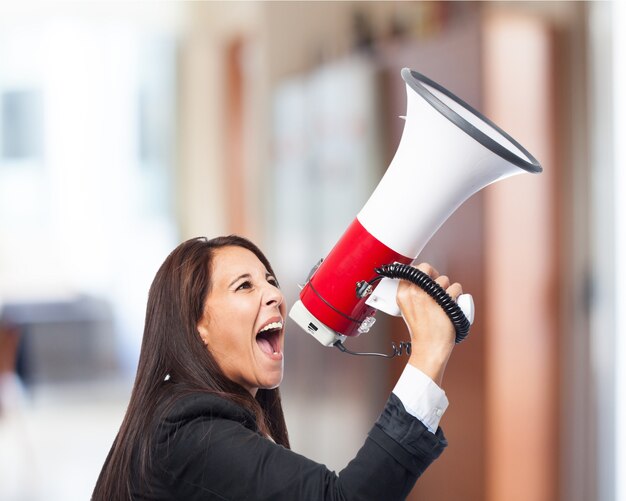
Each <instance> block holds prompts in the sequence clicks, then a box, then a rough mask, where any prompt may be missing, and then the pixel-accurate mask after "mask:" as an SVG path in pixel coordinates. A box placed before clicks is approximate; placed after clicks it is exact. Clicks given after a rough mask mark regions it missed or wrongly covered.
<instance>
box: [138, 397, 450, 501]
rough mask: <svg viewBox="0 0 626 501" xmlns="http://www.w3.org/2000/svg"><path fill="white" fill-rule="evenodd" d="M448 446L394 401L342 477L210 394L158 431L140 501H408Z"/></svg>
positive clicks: (176, 411)
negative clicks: (286, 445) (280, 442)
mask: <svg viewBox="0 0 626 501" xmlns="http://www.w3.org/2000/svg"><path fill="white" fill-rule="evenodd" d="M446 445H447V442H446V440H445V438H444V436H443V433H442V431H441V429H439V430H437V434H436V435H434V434H432V433H430V432H429V431H428V430H427V429H426V427H425V426H424V425H423V424H422V423H421V422H420V421H419V420H417V419H415V418H414V417H413V416H411V415H410V414H408V413H407V412H406V411H405V409H404V407H403V405H402V403H401V402H400V400H399V399H398V398H397V397H396V396H395V395H394V394H391V396H390V397H389V400H388V401H387V404H386V405H385V408H384V409H383V412H382V414H381V416H380V417H379V419H378V421H377V422H376V424H375V425H374V427H373V428H372V429H371V430H370V432H369V434H368V437H367V439H366V441H365V443H364V444H363V446H362V447H361V449H360V450H359V452H358V453H357V455H356V457H355V458H354V459H353V460H352V461H351V462H350V463H349V464H348V466H346V467H345V468H344V469H343V470H342V471H341V472H339V474H338V475H337V474H336V473H335V472H333V471H330V470H328V468H326V467H325V466H324V465H322V464H319V463H316V462H314V461H311V460H310V459H307V458H305V457H304V456H301V455H299V454H297V453H295V452H293V451H291V450H288V449H286V448H284V447H282V446H280V445H277V444H275V443H274V442H272V441H271V440H268V439H267V438H265V437H263V436H262V435H261V434H260V433H259V432H258V428H257V425H256V422H255V418H254V416H253V415H252V414H251V413H250V412H249V411H247V410H246V409H244V408H242V407H240V406H238V405H236V404H234V403H232V402H230V401H228V400H225V399H222V398H220V397H217V396H214V395H210V394H200V393H198V394H193V395H190V396H187V397H184V398H182V399H181V400H180V401H178V402H177V403H176V404H175V406H174V408H173V410H172V411H171V412H170V413H169V414H168V415H167V417H166V419H165V420H164V422H162V423H161V424H160V426H159V427H158V431H157V436H156V444H155V448H154V456H153V460H154V464H153V468H152V473H151V474H150V475H149V478H148V479H147V481H146V482H145V483H143V485H139V482H138V481H137V479H136V478H135V476H132V477H133V481H132V482H131V483H132V491H133V497H134V499H141V500H147V499H150V500H164V499H179V500H196V499H197V500H200V499H202V500H289V501H297V500H357V499H358V500H366V499H367V500H377V501H378V500H384V501H391V500H394V499H404V498H405V497H406V496H407V495H408V494H409V492H410V491H411V489H412V488H413V485H414V484H415V481H416V480H417V478H418V477H419V476H420V475H421V474H422V472H423V471H424V470H425V469H426V468H427V467H428V465H430V463H432V462H433V461H434V460H435V459H436V458H437V457H438V456H439V454H441V452H442V451H443V449H444V447H445V446H446Z"/></svg>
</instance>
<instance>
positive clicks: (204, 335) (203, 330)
mask: <svg viewBox="0 0 626 501" xmlns="http://www.w3.org/2000/svg"><path fill="white" fill-rule="evenodd" d="M196 329H197V330H198V334H199V335H200V339H202V342H203V343H204V346H208V344H209V329H208V328H207V325H206V321H205V319H204V317H203V318H201V319H200V321H199V322H198V325H197V326H196Z"/></svg>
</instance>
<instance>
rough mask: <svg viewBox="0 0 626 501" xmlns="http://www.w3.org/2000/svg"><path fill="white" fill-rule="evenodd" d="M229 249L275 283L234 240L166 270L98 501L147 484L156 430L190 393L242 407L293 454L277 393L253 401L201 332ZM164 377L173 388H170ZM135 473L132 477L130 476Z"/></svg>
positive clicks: (180, 252) (207, 245) (209, 243)
mask: <svg viewBox="0 0 626 501" xmlns="http://www.w3.org/2000/svg"><path fill="white" fill-rule="evenodd" d="M227 246H238V247H243V248H245V249H248V250H250V251H251V252H253V253H254V254H255V255H256V256H257V257H258V258H259V260H260V261H261V262H262V263H263V265H264V266H265V267H266V269H267V271H268V272H269V273H271V274H272V275H274V271H273V270H272V267H271V265H270V263H269V261H268V260H267V258H266V257H265V256H264V255H263V253H262V252H261V251H260V250H259V248H258V247H257V246H256V245H254V244H253V243H252V242H250V241H249V240H247V239H245V238H243V237H239V236H236V235H230V236H226V237H217V238H214V239H211V240H207V239H206V238H194V239H191V240H187V241H186V242H183V243H182V244H180V245H179V246H178V247H177V248H176V249H174V251H172V253H171V254H170V255H169V256H168V257H167V259H166V260H165V261H164V262H163V264H162V265H161V267H160V268H159V271H158V272H157V274H156V276H155V278H154V281H153V282H152V285H151V287H150V292H149V295H148V304H147V309H146V322H145V327H144V333H143V341H142V344H141V351H140V355H139V365H138V368H137V375H136V377H135V383H134V386H133V390H132V393H131V397H130V402H129V404H128V408H127V410H126V415H125V416H124V420H123V421H122V425H121V426H120V429H119V432H118V434H117V437H116V438H115V441H114V442H113V446H112V447H111V450H110V452H109V455H108V456H107V458H106V461H105V463H104V466H103V468H102V471H101V472H100V476H99V478H98V481H97V483H96V486H95V489H94V492H93V497H92V499H93V500H94V501H100V500H103V501H111V500H122V499H130V498H131V478H136V479H139V481H140V482H142V479H145V478H146V476H147V475H148V471H149V469H150V465H151V455H150V451H151V444H152V437H153V435H154V431H156V428H155V423H158V421H159V417H160V415H162V414H163V413H164V412H165V411H166V410H167V408H169V407H170V406H171V405H172V404H173V403H174V402H175V401H176V400H177V399H178V398H180V397H181V396H182V395H184V394H187V393H189V392H197V391H201V392H209V393H213V394H217V395H219V396H221V397H223V398H227V399H229V400H230V401H232V402H235V403H237V404H239V405H241V406H243V407H245V408H246V409H248V410H250V411H251V412H252V413H253V414H254V415H255V416H256V420H257V425H258V427H259V429H260V431H261V432H262V433H265V434H267V435H269V436H271V437H272V439H273V440H274V441H275V442H276V443H278V444H281V445H283V446H285V447H287V448H288V447H289V437H288V435H287V428H286V425H285V418H284V415H283V410H282V405H281V400H280V393H279V391H278V388H276V389H273V390H264V389H259V390H258V391H257V394H256V397H253V396H252V395H251V394H250V393H249V392H248V391H246V390H245V389H244V388H243V387H241V386H240V385H238V384H237V383H234V382H233V381H231V380H230V379H228V378H227V377H226V376H225V375H224V373H223V372H222V371H221V369H220V367H219V365H218V364H217V362H216V360H215V358H214V357H213V356H212V355H211V353H210V351H209V350H208V349H207V347H206V346H205V345H204V343H203V342H202V340H201V338H200V336H199V334H198V331H197V324H198V322H199V321H200V318H201V317H202V313H203V310H204V302H205V300H206V297H207V295H208V293H209V291H210V288H211V276H210V273H211V265H212V257H213V254H214V251H215V250H216V249H218V248H221V247H227ZM274 276H275V275H274ZM166 375H169V377H170V379H171V383H174V384H166V383H165V381H164V378H165V377H166ZM157 413H159V415H157ZM134 455H135V456H134ZM137 467H138V471H137V470H135V471H134V474H135V475H136V476H134V477H133V468H137Z"/></svg>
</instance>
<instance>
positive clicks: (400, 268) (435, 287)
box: [375, 263, 471, 343]
mask: <svg viewBox="0 0 626 501" xmlns="http://www.w3.org/2000/svg"><path fill="white" fill-rule="evenodd" d="M375 271H376V273H378V274H379V275H381V276H383V277H387V278H399V279H402V280H407V281H409V282H411V283H413V284H415V285H417V286H419V287H421V288H422V289H423V290H424V291H426V293H427V294H428V295H429V296H430V297H432V298H433V299H434V300H435V301H437V304H438V305H439V306H441V308H443V311H445V312H446V314H447V315H448V317H449V318H450V320H451V321H452V323H453V324H454V329H455V330H456V338H455V342H457V343H460V342H461V341H463V340H464V339H465V338H466V337H467V335H468V333H469V329H470V325H471V324H470V323H469V320H468V319H467V317H466V316H465V314H464V313H463V310H461V308H460V307H459V305H458V304H457V303H456V301H455V300H454V299H452V298H451V297H450V295H449V294H448V293H447V292H446V291H445V289H443V287H441V286H440V285H439V284H438V283H437V282H435V281H434V280H433V279H432V278H430V277H429V276H428V275H427V274H426V273H424V272H423V271H420V270H418V269H417V268H415V267H413V266H409V265H408V264H401V263H393V264H385V265H383V266H381V267H380V268H376V270H375Z"/></svg>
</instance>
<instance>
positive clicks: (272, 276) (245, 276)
mask: <svg viewBox="0 0 626 501" xmlns="http://www.w3.org/2000/svg"><path fill="white" fill-rule="evenodd" d="M270 277H271V278H273V279H274V280H276V277H275V276H274V275H272V274H271V273H270V272H269V271H268V272H266V273H265V279H266V280H267V279H268V278H270ZM242 278H247V279H248V280H250V279H252V275H250V273H244V274H243V275H239V276H238V277H237V278H235V280H233V281H232V282H231V283H230V284H228V287H232V286H233V285H235V283H236V282H237V281H238V280H241V279H242Z"/></svg>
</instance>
